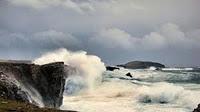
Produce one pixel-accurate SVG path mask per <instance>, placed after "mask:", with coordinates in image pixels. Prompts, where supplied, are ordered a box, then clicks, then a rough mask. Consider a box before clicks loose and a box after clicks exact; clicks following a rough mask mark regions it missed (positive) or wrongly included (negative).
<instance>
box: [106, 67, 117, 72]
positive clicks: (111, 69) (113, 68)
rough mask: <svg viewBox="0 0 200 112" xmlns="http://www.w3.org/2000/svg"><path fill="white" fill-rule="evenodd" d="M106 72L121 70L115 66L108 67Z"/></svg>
mask: <svg viewBox="0 0 200 112" xmlns="http://www.w3.org/2000/svg"><path fill="white" fill-rule="evenodd" d="M106 70H108V71H114V70H119V68H118V67H113V66H106Z"/></svg>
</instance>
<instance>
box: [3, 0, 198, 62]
mask: <svg viewBox="0 0 200 112" xmlns="http://www.w3.org/2000/svg"><path fill="white" fill-rule="evenodd" d="M199 5H200V1H199V0H162V1H161V0H148V1H147V0H51V1H49V0H1V1H0V39H1V42H0V50H1V52H2V53H1V55H0V56H1V57H2V58H16V57H17V58H21V59H24V58H34V57H35V56H38V55H39V54H41V53H43V52H46V51H49V50H53V49H57V48H60V47H65V48H68V49H70V50H86V51H88V52H89V53H92V54H96V55H99V56H100V57H102V58H103V60H104V61H106V62H107V63H113V64H117V63H123V62H125V61H129V60H133V59H134V60H135V59H136V60H137V59H139V60H140V59H141V60H153V61H161V62H164V63H166V64H168V65H181V66H188V65H200V62H199V61H197V60H198V56H200V50H199V49H200V46H199V44H198V43H199V42H200V38H199V34H200V22H199V20H200V15H199V11H200V6H199Z"/></svg>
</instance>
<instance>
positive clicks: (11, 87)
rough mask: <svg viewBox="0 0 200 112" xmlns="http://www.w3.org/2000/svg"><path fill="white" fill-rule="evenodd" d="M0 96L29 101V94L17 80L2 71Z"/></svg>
mask: <svg viewBox="0 0 200 112" xmlns="http://www.w3.org/2000/svg"><path fill="white" fill-rule="evenodd" d="M0 97H1V98H4V99H11V100H17V101H22V102H29V99H28V94H27V93H26V92H25V91H22V90H21V88H20V87H18V86H17V84H16V81H15V80H13V78H11V77H8V75H6V74H4V73H3V72H0Z"/></svg>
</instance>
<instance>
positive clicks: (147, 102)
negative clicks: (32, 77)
mask: <svg viewBox="0 0 200 112" xmlns="http://www.w3.org/2000/svg"><path fill="white" fill-rule="evenodd" d="M56 61H63V62H64V63H65V64H66V65H69V66H68V67H67V68H66V72H67V73H68V74H69V76H68V78H67V80H66V84H65V92H64V99H63V105H62V106H61V109H63V110H65V109H70V110H77V111H80V112H110V111H113V112H122V111H125V112H191V111H192V110H193V109H194V108H195V107H196V106H197V105H198V103H200V102H199V101H200V98H198V97H197V96H199V95H200V84H199V83H198V81H194V80H197V79H198V76H199V75H200V73H199V72H187V71H185V72H180V71H179V72H168V71H165V72H163V71H156V70H154V69H141V70H130V69H123V68H120V70H115V71H105V66H104V63H103V62H102V61H101V59H100V58H99V57H97V56H93V55H87V53H86V52H84V51H78V52H71V51H68V50H67V49H59V50H56V51H53V52H49V53H46V54H44V55H42V56H41V57H40V58H38V59H36V60H34V63H36V64H46V63H50V62H56ZM128 72H130V73H131V74H132V76H133V78H130V77H127V76H126V75H125V74H126V73H128ZM195 77H196V78H197V79H196V78H195Z"/></svg>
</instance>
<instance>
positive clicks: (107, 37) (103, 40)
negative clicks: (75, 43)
mask: <svg viewBox="0 0 200 112" xmlns="http://www.w3.org/2000/svg"><path fill="white" fill-rule="evenodd" d="M131 40H132V38H131V35H129V34H128V33H126V32H125V31H122V30H120V29H116V28H111V29H103V30H102V31H100V32H99V33H98V34H96V35H95V36H94V37H93V38H91V40H90V41H92V42H95V43H98V44H100V45H102V46H104V47H107V48H125V49H128V48H131V46H132V45H131V44H132V43H131Z"/></svg>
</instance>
